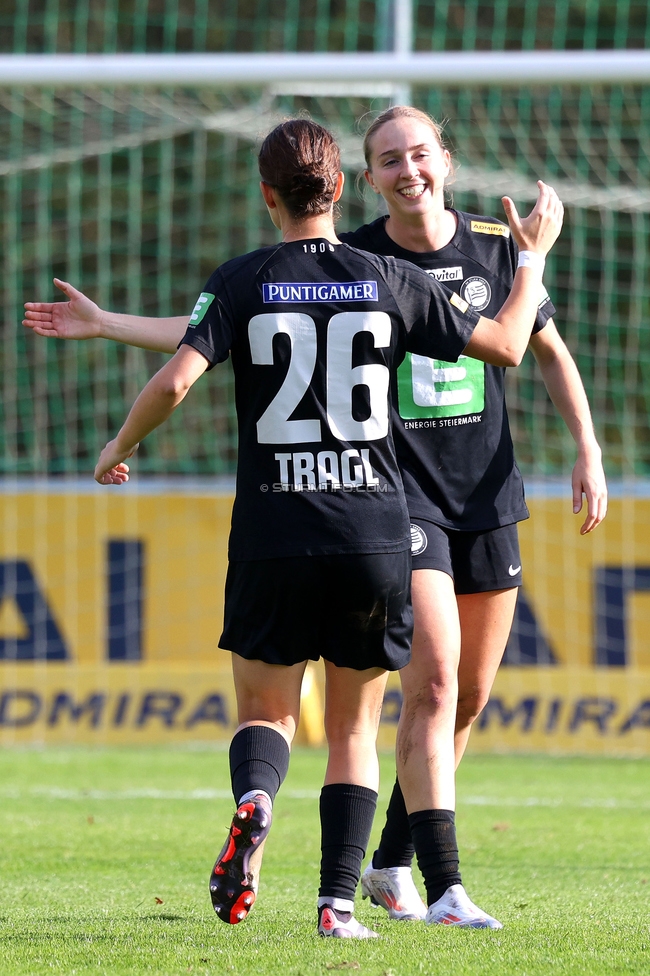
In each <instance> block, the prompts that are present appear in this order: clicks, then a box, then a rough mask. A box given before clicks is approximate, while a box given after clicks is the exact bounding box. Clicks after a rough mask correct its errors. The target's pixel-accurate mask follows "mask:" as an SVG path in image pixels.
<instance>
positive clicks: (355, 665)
mask: <svg viewBox="0 0 650 976" xmlns="http://www.w3.org/2000/svg"><path fill="white" fill-rule="evenodd" d="M259 164H260V174H261V177H262V182H261V191H262V194H263V197H264V201H265V203H266V205H267V207H268V209H269V213H270V215H271V218H272V220H273V222H274V224H275V225H276V227H278V229H279V230H280V231H281V233H282V242H281V243H280V244H278V245H275V246H273V247H266V248H261V249H260V250H257V251H253V252H251V253H250V254H247V255H244V256H243V257H239V258H235V259H234V260H232V261H228V262H226V263H225V264H224V265H222V266H221V267H220V268H218V269H217V270H216V271H215V272H214V273H213V274H212V275H211V277H210V278H209V280H208V282H207V284H206V286H205V290H204V291H203V292H202V293H201V295H200V296H199V299H198V301H197V303H196V305H195V307H194V311H193V312H192V314H191V316H190V319H189V324H188V323H187V320H186V319H183V320H181V323H180V324H182V325H183V328H180V329H179V322H178V320H177V319H171V320H162V321H161V320H155V319H140V318H139V317H136V316H122V315H113V314H111V313H104V312H102V311H101V310H100V309H98V308H97V306H95V305H94V303H92V302H90V301H89V300H88V299H87V298H86V297H85V296H84V295H82V294H81V293H80V292H77V291H76V290H75V289H73V288H72V287H71V286H70V285H68V284H66V283H62V282H59V287H61V288H62V290H64V291H65V292H66V294H67V295H68V297H69V299H70V301H69V302H68V303H62V304H60V305H57V304H31V303H30V304H29V305H28V306H27V319H26V324H28V325H29V326H30V327H32V328H34V330H35V331H36V332H38V333H39V334H41V335H60V336H63V337H68V338H89V337H91V336H104V337H106V338H112V339H119V340H122V341H127V342H130V343H131V344H135V345H140V346H144V347H146V348H154V349H162V350H169V351H173V349H174V348H175V347H176V345H177V344H178V343H179V342H180V345H179V347H178V351H177V352H176V354H175V355H174V357H173V358H172V359H171V360H170V361H169V362H168V363H167V364H166V365H165V366H164V367H163V368H162V369H161V370H160V371H159V372H158V373H157V374H156V376H154V377H153V379H152V380H150V382H149V383H148V384H147V386H146V387H145V388H144V390H143V391H142V393H141V394H140V396H139V397H138V399H137V400H136V402H135V404H134V406H133V408H132V410H131V412H130V414H129V416H128V417H127V420H126V422H125V424H124V426H123V427H122V429H121V430H120V432H119V433H118V435H117V437H116V438H115V440H113V441H111V442H109V444H107V445H106V447H105V448H104V450H103V451H102V454H101V456H100V458H99V461H98V463H97V467H96V469H95V478H96V480H97V481H98V482H99V483H101V484H114V485H120V484H123V483H124V482H125V481H127V480H128V466H127V465H126V463H125V461H126V459H127V458H128V457H130V456H132V454H133V453H134V452H135V450H136V449H137V446H138V443H139V441H140V440H141V439H142V438H143V437H145V436H146V435H147V434H148V433H150V432H151V431H152V430H153V429H155V427H157V426H158V425H159V424H161V423H162V422H164V420H165V419H167V417H169V415H170V414H171V413H172V411H173V410H174V409H175V408H176V407H177V406H178V404H179V403H180V402H181V401H182V400H183V399H184V397H185V395H186V394H187V392H188V390H189V389H190V387H191V386H192V385H193V383H194V382H196V381H197V380H198V378H199V377H200V376H201V375H202V374H203V373H204V372H205V371H206V370H209V369H211V368H212V367H213V366H215V365H216V364H217V363H220V362H223V361H224V360H226V359H227V358H228V356H229V355H230V356H232V362H233V371H234V376H235V403H236V409H237V417H238V428H239V461H238V468H237V490H236V497H235V502H234V507H233V516H232V530H231V535H230V542H229V568H228V576H227V581H226V599H225V612H224V631H223V634H222V636H221V639H220V642H219V644H220V646H221V647H223V648H225V649H227V650H229V651H231V652H232V664H233V676H234V681H235V688H236V693H237V702H238V717H239V723H240V724H239V726H238V729H237V730H236V732H235V735H234V737H233V740H232V742H231V747H230V768H231V779H232V787H233V795H234V799H235V803H236V806H237V809H236V813H235V815H234V817H233V821H232V825H231V828H230V831H229V834H228V838H227V840H226V843H225V845H224V847H223V849H222V851H221V853H220V855H219V857H218V858H217V861H216V863H215V866H214V869H213V872H212V875H211V878H210V893H211V898H212V902H213V905H214V908H215V911H216V912H217V914H218V916H219V918H221V919H222V920H223V921H225V922H228V923H230V924H236V923H237V922H239V921H241V920H242V919H243V918H245V917H246V915H247V914H248V912H249V911H250V909H251V907H252V906H253V903H254V901H255V897H256V891H257V879H258V876H259V869H260V861H261V853H262V848H263V845H264V843H265V841H266V838H267V836H268V832H269V829H270V826H271V820H272V808H273V800H274V798H275V795H276V793H277V791H278V789H279V788H280V786H281V784H282V781H283V779H284V777H285V775H286V772H287V767H288V761H289V750H290V745H291V741H292V739H293V736H294V733H295V729H296V726H297V723H298V716H299V709H300V687H301V682H302V676H303V674H304V670H305V667H306V663H307V661H306V660H305V657H308V659H311V660H318V659H319V658H320V657H322V658H323V659H324V663H325V675H326V704H325V732H326V736H327V742H328V748H329V759H328V765H327V771H326V775H325V784H324V786H323V789H322V792H321V799H320V813H321V830H322V860H321V882H320V891H319V896H318V915H319V919H318V931H319V933H320V934H321V935H324V936H334V937H343V938H346V937H351V938H363V939H365V938H371V937H373V936H374V933H373V932H371V931H370V930H368V929H367V928H366V927H365V926H363V925H361V924H360V923H359V922H358V921H357V920H356V919H355V918H354V915H353V909H354V895H355V890H356V887H357V884H358V881H359V876H360V873H361V862H362V859H363V856H364V854H365V851H366V848H367V844H368V839H369V836H370V829H371V825H372V819H373V815H374V811H375V808H376V802H377V788H378V762H377V754H376V734H377V727H378V721H379V715H380V711H381V704H382V700H383V693H384V688H385V683H386V677H387V673H388V671H391V670H397V669H401V668H403V667H404V666H405V665H406V664H407V663H408V661H409V658H410V638H411V624H412V615H411V605H410V594H409V590H410V575H411V552H410V550H411V537H410V530H409V516H408V510H407V507H406V501H405V497H404V492H403V488H402V480H401V476H400V472H399V469H398V466H397V459H396V455H395V449H394V444H393V436H392V430H391V388H392V385H393V384H392V378H393V376H394V373H395V369H396V368H397V366H398V364H399V363H400V362H401V361H402V359H403V357H404V354H405V352H406V351H408V352H410V353H411V354H412V355H414V356H420V357H433V356H436V357H440V358H442V359H445V360H449V361H453V362H455V361H457V360H458V357H459V356H461V355H472V356H474V357H476V358H477V359H480V360H486V361H490V362H492V363H496V364H498V365H501V366H504V365H515V364H517V363H518V362H519V361H520V359H521V356H522V355H523V353H524V351H525V348H526V345H527V342H528V337H529V335H530V330H531V329H532V327H533V323H534V319H535V313H536V308H537V301H538V292H539V288H540V286H541V274H542V266H543V262H544V255H545V254H546V252H547V251H548V250H549V249H550V247H551V246H552V244H553V242H554V241H555V239H556V238H557V236H558V234H559V231H560V227H561V223H562V205H561V203H560V201H559V200H558V199H557V196H556V194H555V193H554V191H553V190H551V188H549V187H546V186H544V185H541V186H540V198H539V200H538V202H537V204H536V206H535V208H534V209H533V211H532V213H531V214H530V215H529V216H528V217H527V218H525V219H523V220H521V219H520V218H519V215H518V214H517V211H516V208H515V207H514V204H513V203H512V201H510V200H509V199H504V203H505V205H506V207H507V211H508V217H509V223H510V226H511V228H512V232H513V235H515V236H516V238H517V241H518V243H519V244H520V246H521V247H522V248H523V249H524V251H525V253H526V254H527V255H528V257H529V263H528V264H527V266H525V267H522V268H521V269H519V270H518V271H517V272H516V275H515V276H514V281H513V286H512V289H511V292H510V294H509V295H508V297H507V299H506V301H505V302H504V304H503V307H502V308H501V309H500V310H499V311H498V312H497V313H496V315H495V316H494V317H493V318H486V317H484V316H482V315H480V313H479V312H477V311H476V310H475V309H473V308H472V306H471V304H470V303H469V302H467V301H465V300H464V299H463V298H462V297H461V296H459V295H458V294H456V293H454V292H452V291H449V290H447V289H445V288H444V287H443V286H442V285H440V284H439V283H438V282H437V281H436V280H435V279H434V278H431V277H430V276H428V275H426V274H423V273H422V271H420V270H419V269H417V268H415V267H413V265H412V264H409V263H407V262H402V261H397V260H395V259H394V258H391V257H384V256H381V255H372V254H368V253H366V252H364V251H360V250H358V249H356V248H354V247H351V246H349V245H348V244H343V243H341V242H340V241H339V239H338V237H337V236H336V233H335V230H334V223H333V206H334V203H335V202H336V200H337V199H338V198H339V197H340V194H341V192H342V188H343V174H342V173H341V172H340V163H339V154H338V147H336V144H335V142H334V140H333V138H332V136H331V135H330V134H329V133H328V132H327V131H326V130H324V129H322V127H320V126H318V125H316V124H315V123H313V122H309V121H307V120H291V121H288V122H285V123H283V124H282V125H280V126H278V127H276V128H275V129H274V130H273V131H272V132H271V133H270V134H269V136H267V138H266V140H265V141H264V143H263V145H262V148H261V150H260V155H259ZM185 326H186V328H185ZM404 759H405V757H404V754H403V752H400V751H398V774H399V776H400V780H401V779H402V766H403V765H404ZM421 773H422V776H423V778H425V779H427V778H428V777H429V771H428V769H427V763H426V762H425V763H424V767H423V769H422V771H421ZM404 782H405V789H404V792H405V797H406V801H407V804H409V806H410V808H411V809H414V810H415V811H416V813H417V811H420V812H423V813H425V814H426V812H427V811H426V810H423V809H422V808H421V807H418V806H417V804H418V802H419V798H418V796H417V795H416V794H415V791H413V796H411V795H410V793H409V790H410V786H407V785H406V780H404ZM415 845H416V848H417V852H418V858H419V861H420V864H421V866H422V867H423V871H424V875H425V882H426V884H427V886H429V885H430V884H432V883H433V880H432V877H431V876H430V875H431V871H432V870H433V871H434V872H435V870H436V868H435V859H432V858H431V856H430V851H429V850H428V845H429V838H428V837H427V836H426V835H425V834H422V839H421V841H420V840H418V838H417V837H416V838H415Z"/></svg>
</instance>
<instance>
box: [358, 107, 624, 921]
mask: <svg viewBox="0 0 650 976" xmlns="http://www.w3.org/2000/svg"><path fill="white" fill-rule="evenodd" d="M364 152H365V158H366V163H367V169H366V172H365V177H366V180H367V181H368V183H369V184H370V186H371V187H372V189H373V190H374V191H375V192H376V193H379V194H381V196H382V197H383V198H384V201H385V202H386V206H387V209H388V215H387V216H385V217H380V218H379V219H378V220H375V221H374V222H373V223H371V224H369V225H366V226H364V227H361V228H360V229H359V230H358V231H356V232H355V233H352V234H344V235H342V239H343V240H345V241H347V242H348V243H350V244H353V245H354V246H355V247H360V248H363V249H364V250H366V251H372V252H373V253H376V254H391V255H393V256H395V257H398V258H402V259H405V260H407V261H410V262H411V263H412V264H415V265H417V266H418V267H419V268H421V269H422V270H424V271H427V272H428V274H430V275H431V276H433V277H434V278H436V279H437V280H438V281H441V282H444V283H445V284H446V286H447V287H449V288H452V289H455V290H457V291H458V292H459V293H460V295H461V296H462V297H463V298H464V299H465V300H466V301H467V302H469V304H471V305H472V306H473V307H474V308H475V309H476V310H477V311H480V312H481V313H482V314H485V315H490V314H492V312H493V310H496V309H497V308H499V307H500V306H501V305H502V303H503V301H504V300H505V298H506V296H507V295H508V293H509V291H510V288H511V287H512V282H513V276H514V273H515V268H516V267H517V249H516V243H515V241H514V240H513V235H511V233H510V231H509V229H508V227H507V226H505V225H504V224H503V223H501V222H499V221H496V220H494V219H493V218H491V217H477V216H473V215H471V214H468V213H462V212H459V211H456V210H453V209H451V208H446V207H445V201H444V185H445V180H446V179H447V177H448V176H449V174H450V171H451V165H452V164H451V158H450V154H449V152H448V151H447V150H446V149H445V148H444V145H443V141H442V133H441V130H440V127H439V126H438V125H437V124H436V123H435V122H434V121H433V119H431V118H430V117H429V116H428V115H426V114H425V113H424V112H421V111H419V110H418V109H414V108H410V107H401V106H399V107H394V108H391V109H388V110H387V111H385V112H383V113H382V114H381V115H379V116H378V117H377V118H376V119H375V120H374V122H373V123H372V124H371V125H370V127H369V128H368V130H367V132H366V136H365V140H364ZM554 311H555V310H554V308H553V306H552V304H551V302H550V300H549V298H548V295H547V294H546V292H545V291H543V290H542V293H541V295H540V299H539V310H538V313H537V318H536V324H535V328H534V329H533V335H532V336H531V338H530V348H531V349H532V351H533V354H534V355H535V358H536V359H537V362H538V364H539V366H540V369H541V372H542V377H543V379H544V382H545V384H546V387H547V389H548V392H549V394H550V396H551V398H552V400H553V402H554V403H555V405H556V407H557V409H558V410H559V412H560V414H561V416H562V417H563V419H564V421H565V422H566V424H567V427H568V428H569V430H570V432H571V434H572V436H573V438H574V440H575V442H576V445H577V448H578V459H577V462H576V465H575V467H574V470H573V477H572V487H573V510H574V512H575V513H577V512H579V511H580V509H581V508H582V495H583V494H584V495H585V496H586V499H587V516H586V519H585V521H584V523H583V525H582V527H581V529H580V531H581V533H582V534H585V533H587V532H590V531H591V530H592V529H594V528H595V527H596V526H597V525H598V524H599V522H601V521H602V519H603V518H604V516H605V513H606V510H607V490H606V484H605V476H604V472H603V468H602V463H601V452H600V448H599V446H598V443H597V441H596V438H595V435H594V431H593V425H592V422H591V414H590V411H589V405H588V402H587V398H586V396H585V393H584V388H583V385H582V382H581V380H580V377H579V374H578V371H577V369H576V366H575V363H574V361H573V359H572V357H571V355H570V353H569V351H568V350H567V348H566V346H565V344H564V342H563V341H562V339H561V338H560V336H559V334H558V331H557V329H556V327H555V325H554V323H553V320H552V318H551V316H552V315H553V312H554ZM461 364H462V369H460V370H459V368H458V366H459V365H461ZM504 381H505V370H504V369H503V368H501V367H500V366H494V365H487V364H485V365H484V364H483V363H481V362H477V361H475V360H474V359H473V358H471V356H470V357H469V358H463V359H462V360H461V363H459V364H458V365H455V364H451V363H445V362H440V361H438V360H436V361H433V360H431V359H426V358H425V359H422V357H419V356H417V355H411V354H410V353H407V356H406V359H405V360H404V362H403V363H402V364H401V365H400V367H399V368H398V380H397V384H396V387H395V390H394V394H395V411H394V418H395V420H394V428H393V433H394V436H395V444H396V448H397V454H398V459H399V463H400V469H401V472H402V477H403V480H404V486H405V490H406V497H407V503H408V506H409V514H410V518H411V534H412V540H413V581H412V598H413V611H414V636H413V650H412V658H411V663H410V664H409V665H408V667H406V668H405V669H404V670H403V671H402V672H401V680H402V688H403V698H404V700H403V706H402V712H401V716H400V727H399V732H398V750H399V752H400V753H401V755H402V763H401V766H400V773H399V781H398V782H397V783H396V785H395V790H394V793H393V796H392V798H391V801H390V804H389V808H388V815H387V822H386V826H385V828H384V831H383V834H382V838H381V841H380V845H379V848H378V850H377V851H376V852H375V854H374V856H373V861H372V862H371V864H370V865H369V867H368V868H367V869H366V871H365V872H364V876H363V879H362V888H363V891H364V895H366V896H369V897H371V898H372V899H373V901H375V902H376V903H378V904H380V905H382V906H383V907H384V908H386V909H387V910H388V912H389V914H390V915H391V917H392V918H413V917H422V916H423V915H424V913H425V912H426V908H425V906H424V905H423V904H422V900H421V899H420V896H419V894H418V893H417V890H416V889H415V886H414V885H413V882H412V878H411V872H410V864H411V860H412V857H413V846H412V844H411V836H410V834H411V833H412V832H413V833H415V831H421V832H428V834H429V844H428V851H429V854H428V856H429V858H431V859H432V860H434V861H435V862H436V867H435V870H434V869H433V868H432V869H430V870H429V877H430V878H431V879H433V883H427V896H428V897H427V900H428V903H429V906H432V907H430V908H429V915H428V916H427V917H428V920H429V921H431V920H432V918H433V919H434V920H438V921H441V922H448V923H449V922H451V923H452V924H456V925H476V926H478V927H480V926H483V925H486V924H487V925H491V924H493V923H492V920H490V917H489V916H486V915H485V913H484V912H482V911H481V910H480V909H478V908H477V907H476V906H475V905H473V904H472V902H471V901H470V900H469V898H468V897H467V895H466V893H465V891H464V889H463V888H462V885H461V876H460V873H459V870H458V850H457V844H456V837H455V825H454V812H453V811H454V806H455V795H454V766H457V765H458V763H459V762H460V760H461V758H462V756H463V753H464V751H465V747H466V745H467V740H468V737H469V734H470V728H471V725H472V723H473V721H474V719H475V718H476V717H477V716H478V714H479V713H480V711H481V709H482V708H483V706H484V705H485V703H486V702H487V700H488V697H489V694H490V690H491V688H492V684H493V682H494V678H495V676H496V672H497V669H498V666H499V663H500V661H501V658H502V656H503V652H504V649H505V646H506V641H507V638H508V634H509V632H510V628H511V625H512V619H513V614H514V609H515V603H516V599H517V588H518V587H519V586H520V585H521V557H520V554H519V544H518V538H517V525H516V523H517V522H518V521H521V520H522V519H524V518H527V517H528V511H527V508H526V503H525V500H524V492H523V485H522V479H521V475H520V473H519V470H518V468H517V465H516V463H515V460H514V455H513V445H512V440H511V437H510V430H509V426H508V417H507V412H506V404H505V396H504ZM425 763H426V764H428V768H431V769H432V773H433V774H432V778H431V779H430V780H429V781H426V780H425V779H423V777H422V769H423V766H424V764H425ZM400 785H401V788H402V789H401V790H400ZM402 792H403V793H404V794H405V795H409V797H411V798H415V803H416V806H413V799H410V800H409V802H407V804H406V806H405V805H404V799H403V797H402ZM413 810H428V811H429V814H428V820H427V822H426V823H422V822H420V821H419V822H418V823H417V824H415V825H412V831H411V830H409V820H410V819H411V818H410V817H409V814H410V813H412V812H413Z"/></svg>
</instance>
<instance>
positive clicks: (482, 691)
mask: <svg viewBox="0 0 650 976" xmlns="http://www.w3.org/2000/svg"><path fill="white" fill-rule="evenodd" d="M489 697H490V689H489V688H481V687H478V686H477V687H474V688H470V689H467V690H466V691H463V690H462V689H461V690H460V691H459V693H458V705H457V707H456V731H459V730H460V729H465V728H469V726H470V725H472V724H473V723H474V722H475V721H476V719H477V718H478V717H479V715H480V714H481V712H482V711H483V709H484V708H485V706H486V705H487V702H488V698H489Z"/></svg>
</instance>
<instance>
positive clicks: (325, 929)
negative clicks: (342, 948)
mask: <svg viewBox="0 0 650 976" xmlns="http://www.w3.org/2000/svg"><path fill="white" fill-rule="evenodd" d="M319 900H320V899H319ZM332 902H334V904H331V903H329V902H326V903H325V904H322V905H319V906H318V934H319V935H323V936H326V937H329V938H332V939H378V938H379V936H378V935H377V933H376V932H373V931H372V929H367V928H366V927H365V925H362V924H361V922H357V920H356V918H355V917H354V915H353V914H352V911H351V910H350V911H348V910H347V909H348V907H349V906H352V907H354V906H353V903H352V902H344V901H343V899H339V898H333V899H332ZM337 902H338V907H335V904H336V903H337ZM342 904H345V906H346V907H345V908H342V907H340V906H341V905H342Z"/></svg>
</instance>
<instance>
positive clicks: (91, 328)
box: [23, 278, 102, 339]
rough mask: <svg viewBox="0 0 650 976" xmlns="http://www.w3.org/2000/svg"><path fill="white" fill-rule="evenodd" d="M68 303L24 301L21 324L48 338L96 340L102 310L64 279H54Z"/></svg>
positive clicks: (98, 333) (99, 332)
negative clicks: (23, 315)
mask: <svg viewBox="0 0 650 976" xmlns="http://www.w3.org/2000/svg"><path fill="white" fill-rule="evenodd" d="M54 284H55V285H56V287H57V288H58V289H59V290H60V291H62V292H63V294H64V295H65V296H66V297H67V298H68V301H67V302H25V318H24V319H23V325H24V326H25V327H26V328H28V329H31V330H32V331H33V332H36V333H37V335H42V336H45V337H46V338H48V339H96V338H97V337H98V336H100V334H101V331H100V329H101V322H102V310H101V308H100V307H99V306H98V305H95V303H94V302H93V301H91V300H90V298H87V297H86V296H85V295H84V294H83V292H80V291H77V289H76V288H73V286H72V285H70V284H68V282H67V281H61V280H60V279H59V278H55V279H54Z"/></svg>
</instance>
